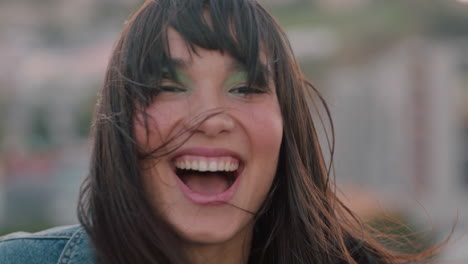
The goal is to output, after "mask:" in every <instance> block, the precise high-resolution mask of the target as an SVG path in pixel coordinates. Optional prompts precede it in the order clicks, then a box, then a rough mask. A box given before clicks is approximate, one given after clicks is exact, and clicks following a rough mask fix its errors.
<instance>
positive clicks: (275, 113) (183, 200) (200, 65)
mask: <svg viewBox="0 0 468 264" xmlns="http://www.w3.org/2000/svg"><path fill="white" fill-rule="evenodd" d="M168 41H169V47H170V56H171V60H172V61H173V62H174V65H175V71H176V74H175V76H173V77H168V78H167V79H163V80H162V81H161V82H160V83H159V85H160V86H161V88H162V90H163V91H162V92H161V93H159V94H158V95H157V96H155V97H154V99H153V102H152V103H151V104H150V106H149V107H147V108H146V109H145V111H146V113H147V115H148V119H147V120H148V133H146V128H145V126H144V122H143V117H142V116H143V115H142V113H139V114H137V116H136V119H135V122H134V123H135V136H136V140H137V143H138V145H139V147H140V148H141V149H142V150H144V151H151V150H154V149H156V148H158V147H160V146H161V145H163V144H164V143H165V142H167V141H168V140H169V139H170V138H171V137H174V136H175V135H176V134H177V133H179V132H180V131H183V130H184V129H186V128H187V127H190V124H193V121H194V119H197V118H199V117H200V115H203V114H207V113H210V111H213V110H214V111H220V112H219V113H217V114H215V115H208V116H207V118H206V119H203V120H204V121H203V122H201V123H200V124H199V126H196V128H195V129H194V130H193V131H191V132H192V133H193V134H192V136H191V137H190V138H189V139H188V140H187V141H186V142H185V143H183V144H182V146H181V147H180V148H178V149H177V150H176V151H175V152H173V153H171V154H169V155H166V156H163V157H161V158H159V159H157V160H155V159H147V160H144V161H143V162H142V163H143V164H142V166H143V168H144V172H143V173H144V182H145V188H146V190H145V191H146V192H147V195H148V196H149V197H150V200H151V202H152V205H153V207H154V208H155V210H156V211H157V212H158V213H159V214H160V215H161V216H162V217H163V218H164V219H165V220H166V221H168V222H169V223H170V224H171V225H172V226H173V227H174V229H175V231H176V232H177V233H178V234H179V235H180V236H181V237H182V238H183V239H184V240H185V241H187V242H189V243H197V244H200V243H201V244H217V243H225V242H233V241H245V239H247V241H248V239H249V238H250V237H251V232H252V227H253V218H254V215H253V214H252V213H255V212H257V211H258V209H259V208H260V206H261V204H262V202H263V201H264V199H265V197H266V195H267V193H268V191H269V189H270V186H271V184H272V181H273V178H274V176H275V172H276V167H277V163H278V156H279V149H280V145H281V139H282V130H283V127H282V118H281V113H280V107H279V104H278V100H277V97H276V93H275V87H274V85H269V87H268V88H267V89H265V88H266V87H256V86H255V85H253V86H251V87H248V85H247V81H248V80H247V75H246V73H245V71H244V69H243V68H242V67H240V64H239V63H238V62H237V61H236V60H234V59H233V58H232V57H231V56H230V55H228V54H227V53H224V54H221V53H220V52H218V51H209V50H205V49H201V48H197V49H196V53H190V51H189V49H187V45H186V43H185V41H184V40H183V39H182V37H181V36H180V34H179V33H178V32H177V31H175V30H173V29H172V28H169V31H168ZM270 83H271V82H270ZM176 141H177V140H176ZM178 142H180V140H179V141H178ZM246 211H248V212H246ZM249 212H251V213H249Z"/></svg>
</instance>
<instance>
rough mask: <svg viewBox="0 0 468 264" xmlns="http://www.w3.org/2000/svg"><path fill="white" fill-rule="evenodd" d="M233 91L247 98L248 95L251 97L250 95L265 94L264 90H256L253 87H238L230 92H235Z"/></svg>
mask: <svg viewBox="0 0 468 264" xmlns="http://www.w3.org/2000/svg"><path fill="white" fill-rule="evenodd" d="M233 91H236V92H234V93H235V94H243V95H244V96H247V95H250V94H263V93H265V91H264V90H261V89H258V88H254V87H251V86H240V87H236V88H233V89H231V90H229V92H233Z"/></svg>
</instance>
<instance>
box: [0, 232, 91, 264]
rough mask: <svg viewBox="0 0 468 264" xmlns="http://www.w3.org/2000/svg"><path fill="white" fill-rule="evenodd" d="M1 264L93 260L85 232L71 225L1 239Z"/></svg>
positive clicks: (69, 263) (88, 262) (88, 263)
mask: <svg viewBox="0 0 468 264" xmlns="http://www.w3.org/2000/svg"><path fill="white" fill-rule="evenodd" d="M0 263H1V264H49V263H50V264H94V263H95V260H94V252H93V249H92V247H91V245H90V242H89V240H88V236H87V234H86V232H85V231H84V229H83V228H82V227H81V226H79V225H73V226H61V227H54V228H51V229H47V230H44V231H41V232H38V233H25V232H17V233H12V234H9V235H6V236H3V237H0Z"/></svg>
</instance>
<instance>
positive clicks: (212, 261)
mask: <svg viewBox="0 0 468 264" xmlns="http://www.w3.org/2000/svg"><path fill="white" fill-rule="evenodd" d="M247 229H248V231H247V230H245V231H242V232H239V234H237V235H236V236H235V237H233V238H232V239H230V240H228V241H225V242H221V243H209V244H208V243H189V244H187V245H186V247H185V248H186V252H187V254H188V257H189V259H190V262H191V263H193V264H217V263H223V264H247V262H248V259H249V255H250V245H251V241H252V229H251V228H247Z"/></svg>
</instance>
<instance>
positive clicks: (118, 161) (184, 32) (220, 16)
mask: <svg viewBox="0 0 468 264" xmlns="http://www.w3.org/2000/svg"><path fill="white" fill-rule="evenodd" d="M169 27H172V28H174V29H175V30H177V31H178V32H179V33H180V35H181V36H182V37H183V38H184V40H185V41H186V43H187V45H188V47H190V48H191V51H192V52H193V53H196V49H195V47H200V48H203V49H208V50H218V51H220V52H222V53H228V54H229V55H231V56H232V57H233V58H235V59H236V60H237V61H239V62H240V63H242V64H243V65H244V66H245V68H246V69H247V72H248V79H249V82H250V83H254V82H255V83H263V84H266V82H267V81H266V80H269V79H271V80H273V81H274V83H275V86H276V89H277V91H276V92H277V97H278V101H279V105H280V108H281V114H282V118H283V127H284V131H283V139H282V145H281V149H280V154H279V155H280V156H279V163H278V168H277V172H276V175H275V178H274V181H273V184H272V187H271V189H270V191H269V193H268V195H267V198H266V200H265V201H264V203H263V205H262V207H261V208H260V210H259V211H258V212H253V214H254V215H253V221H255V225H254V232H253V239H252V245H251V250H250V255H249V263H252V264H253V263H255V264H261V263H268V264H275V263H282V264H285V263H288V264H294V263H323V264H326V263H402V262H406V261H413V260H418V259H421V258H423V257H425V256H427V255H428V254H426V255H418V256H408V255H406V256H398V255H396V254H394V253H393V252H391V251H389V250H386V249H385V248H384V247H382V246H381V245H380V244H379V243H377V242H376V240H374V238H372V236H371V235H370V234H369V233H368V232H367V231H366V229H365V228H364V227H363V225H362V224H361V223H360V221H359V220H358V218H357V217H355V216H354V214H353V213H352V212H351V211H350V210H349V209H348V208H346V207H345V206H344V205H343V204H342V203H341V202H340V201H339V200H338V198H337V197H336V194H335V191H334V187H333V186H334V185H333V183H332V182H331V179H330V173H329V172H330V167H331V165H327V164H326V162H325V161H324V158H323V155H322V150H321V147H320V145H319V141H318V136H317V132H316V128H315V125H314V120H313V116H314V115H315V116H316V114H317V112H319V111H318V110H317V109H318V106H319V105H322V106H323V107H324V108H323V109H325V110H326V112H327V114H328V118H329V119H328V120H330V124H331V119H330V115H329V113H328V108H327V106H326V104H325V102H324V101H323V100H322V99H321V97H320V95H319V94H318V92H317V91H316V89H315V88H314V87H313V86H312V85H311V83H309V82H308V81H307V80H306V79H305V78H304V76H303V74H302V73H301V71H300V69H299V66H298V63H297V62H296V61H295V58H294V56H293V53H292V50H291V47H290V45H289V42H288V40H287V38H286V36H285V34H284V32H283V31H282V30H281V28H280V27H279V26H278V24H277V23H276V22H275V20H274V19H273V18H272V17H271V15H270V14H269V13H268V12H267V11H266V10H265V9H263V8H262V7H261V6H260V5H259V4H258V3H256V2H255V1H253V0H204V1H203V0H154V1H147V2H145V3H144V4H143V6H142V7H141V8H140V9H139V10H138V11H137V12H136V13H135V14H134V16H133V17H132V18H131V19H130V20H129V22H128V23H127V24H126V26H125V28H124V30H123V32H122V33H121V36H120V38H119V40H118V42H117V43H116V46H115V48H114V51H113V53H112V57H111V60H110V63H109V65H108V69H107V73H106V79H105V84H104V87H103V89H102V91H101V94H100V97H99V101H98V104H97V109H96V114H95V120H94V124H93V132H92V137H93V144H94V145H93V150H92V157H91V167H90V172H89V176H88V178H87V179H86V181H85V182H84V184H83V186H82V190H81V195H80V203H79V208H78V211H79V219H80V222H81V224H82V225H83V226H84V228H85V229H86V231H87V232H88V234H89V236H90V238H91V241H92V243H93V245H94V247H95V250H96V255H97V261H98V263H105V264H119V263H121V264H123V263H141V264H143V263H153V264H154V263H164V264H168V263H169V264H179V263H190V260H189V259H187V257H186V256H185V255H184V253H183V250H182V249H181V248H180V246H179V245H180V243H179V239H180V238H178V236H177V235H176V234H175V232H174V230H173V229H172V228H171V226H170V225H169V223H167V222H166V221H164V220H163V219H162V218H161V216H159V215H158V213H157V212H154V210H153V208H154V207H152V206H151V203H150V201H149V198H148V197H147V194H145V192H144V191H142V190H144V186H143V171H142V170H143V169H142V168H141V166H140V165H139V164H141V160H142V159H146V158H155V157H157V156H159V157H160V156H162V155H165V154H167V152H166V153H161V152H160V150H161V149H157V150H155V151H153V152H151V153H142V151H141V150H140V149H139V147H138V146H137V144H136V142H135V137H134V127H133V126H134V119H135V115H136V113H137V112H138V111H141V110H142V109H143V112H144V109H145V107H148V106H149V104H150V103H151V98H153V97H154V96H155V95H156V94H158V92H159V88H158V87H157V85H153V84H154V83H157V80H160V79H161V78H162V75H163V71H164V69H166V70H167V69H169V70H172V69H173V66H172V65H170V55H169V54H170V53H169V48H170V47H169V46H168V39H167V31H168V28H169ZM261 54H264V55H265V56H266V62H267V66H268V68H269V70H266V69H264V68H263V67H262V63H261V60H260V57H261ZM155 80H156V82H154V81H155ZM322 125H323V123H322ZM331 127H333V126H331ZM331 132H332V135H333V130H332V131H331ZM168 143H170V142H168ZM330 146H331V147H330V148H329V149H328V150H330V151H331V152H332V153H331V154H332V156H333V139H332V142H331V145H330ZM162 147H163V146H161V148H162ZM176 147H177V146H175V147H174V148H176ZM158 151H159V152H158ZM330 164H331V163H330Z"/></svg>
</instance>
